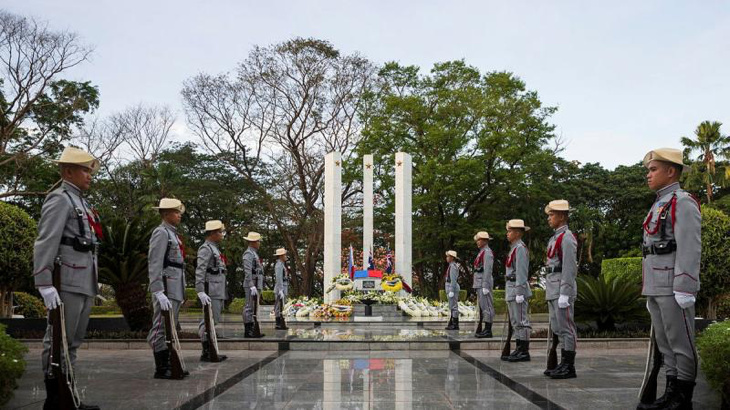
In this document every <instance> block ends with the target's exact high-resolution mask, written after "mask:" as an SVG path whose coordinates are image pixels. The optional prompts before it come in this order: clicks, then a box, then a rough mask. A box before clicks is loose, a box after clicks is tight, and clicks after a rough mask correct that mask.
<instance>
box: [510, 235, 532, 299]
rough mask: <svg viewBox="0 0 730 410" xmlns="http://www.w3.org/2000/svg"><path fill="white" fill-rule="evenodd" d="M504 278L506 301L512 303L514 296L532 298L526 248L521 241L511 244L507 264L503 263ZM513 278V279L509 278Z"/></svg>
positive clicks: (528, 259)
mask: <svg viewBox="0 0 730 410" xmlns="http://www.w3.org/2000/svg"><path fill="white" fill-rule="evenodd" d="M505 267H506V269H505V277H506V280H505V282H506V284H507V285H506V287H507V292H506V300H507V301H513V300H515V296H517V295H522V296H524V297H525V299H528V298H529V297H530V296H532V291H531V290H530V283H529V281H528V279H529V272H530V258H529V257H528V254H527V246H525V243H524V242H522V240H519V241H517V242H515V243H513V244H512V245H511V246H510V253H509V257H508V258H507V263H505ZM513 276H514V279H512V280H511V278H512V277H513Z"/></svg>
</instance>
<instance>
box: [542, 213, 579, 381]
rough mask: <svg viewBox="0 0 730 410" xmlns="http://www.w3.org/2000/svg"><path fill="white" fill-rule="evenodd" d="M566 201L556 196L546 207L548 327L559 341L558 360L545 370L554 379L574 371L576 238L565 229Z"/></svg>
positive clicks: (566, 225) (574, 375)
mask: <svg viewBox="0 0 730 410" xmlns="http://www.w3.org/2000/svg"><path fill="white" fill-rule="evenodd" d="M569 212H570V205H569V204H568V201H566V200H563V199H558V200H555V201H551V202H550V203H549V204H548V205H547V206H546V207H545V213H546V214H547V215H548V225H550V227H551V228H553V230H554V231H555V233H554V234H553V236H552V237H551V238H550V241H548V247H547V257H546V264H545V267H544V268H543V272H544V273H545V275H546V277H545V300H547V302H548V310H549V313H550V328H551V329H552V332H553V333H554V334H556V335H557V336H558V340H559V341H560V344H561V345H562V346H563V347H562V349H561V350H560V357H561V359H560V364H559V365H558V367H556V368H554V369H546V370H545V372H544V374H545V375H546V376H550V377H551V378H553V379H570V378H574V377H576V374H575V345H576V342H577V338H578V336H577V331H576V327H575V312H574V311H573V309H574V305H575V298H576V296H577V295H578V292H577V284H576V283H575V277H576V275H577V274H578V260H577V255H576V253H577V249H578V241H577V240H576V238H575V235H573V232H571V231H570V229H568V213H569Z"/></svg>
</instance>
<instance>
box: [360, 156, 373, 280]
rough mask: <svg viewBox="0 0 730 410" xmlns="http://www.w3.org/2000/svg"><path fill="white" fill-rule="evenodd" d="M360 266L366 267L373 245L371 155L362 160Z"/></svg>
mask: <svg viewBox="0 0 730 410" xmlns="http://www.w3.org/2000/svg"><path fill="white" fill-rule="evenodd" d="M362 175H363V178H362V207H363V209H362V268H363V269H364V270H365V269H367V268H368V258H369V256H370V251H371V250H372V247H373V156H372V155H365V156H363V160H362Z"/></svg>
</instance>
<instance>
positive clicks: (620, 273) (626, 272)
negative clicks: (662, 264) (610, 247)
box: [601, 257, 642, 285]
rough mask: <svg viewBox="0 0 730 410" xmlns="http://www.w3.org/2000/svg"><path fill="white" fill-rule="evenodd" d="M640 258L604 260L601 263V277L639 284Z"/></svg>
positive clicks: (640, 278)
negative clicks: (616, 278) (617, 278)
mask: <svg viewBox="0 0 730 410" xmlns="http://www.w3.org/2000/svg"><path fill="white" fill-rule="evenodd" d="M641 260H642V258H641V257H638V258H615V259H604V260H603V263H601V275H602V276H603V277H604V278H606V279H607V280H608V279H611V278H613V277H619V278H621V279H622V280H628V281H631V282H633V283H636V284H637V285H640V284H641V281H642V277H641Z"/></svg>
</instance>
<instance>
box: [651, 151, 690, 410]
mask: <svg viewBox="0 0 730 410" xmlns="http://www.w3.org/2000/svg"><path fill="white" fill-rule="evenodd" d="M644 165H645V166H646V168H648V174H647V182H648V185H649V188H651V189H652V190H653V191H655V192H656V194H657V197H656V202H654V205H652V207H651V210H650V211H649V214H648V215H647V217H646V219H645V221H644V225H643V227H644V241H643V255H644V259H643V266H642V267H643V291H642V293H643V295H645V296H647V308H648V309H649V313H650V314H651V324H652V327H653V328H654V335H655V338H656V343H657V346H658V347H659V351H660V352H661V353H662V356H663V358H664V365H665V366H666V369H667V370H666V376H667V387H666V389H665V393H664V395H663V396H662V397H660V398H658V399H657V400H656V401H655V402H654V403H653V404H649V405H644V404H640V405H639V408H642V409H659V408H661V409H691V408H692V394H693V391H694V386H695V378H696V377H697V351H696V350H695V322H694V317H695V297H696V295H697V292H699V290H700V257H701V254H702V241H701V219H702V217H701V214H700V205H699V202H697V201H696V200H695V199H694V198H693V197H692V196H691V195H690V194H689V193H687V192H686V191H684V190H683V189H681V188H680V186H679V179H680V176H681V175H682V172H683V171H684V170H685V165H684V164H683V161H682V152H681V151H680V150H677V149H671V148H662V149H657V150H654V151H650V152H649V153H648V154H646V156H645V157H644Z"/></svg>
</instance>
